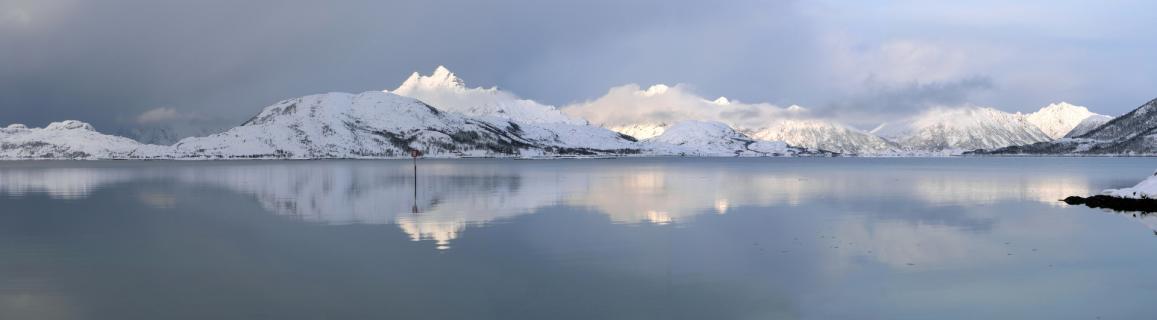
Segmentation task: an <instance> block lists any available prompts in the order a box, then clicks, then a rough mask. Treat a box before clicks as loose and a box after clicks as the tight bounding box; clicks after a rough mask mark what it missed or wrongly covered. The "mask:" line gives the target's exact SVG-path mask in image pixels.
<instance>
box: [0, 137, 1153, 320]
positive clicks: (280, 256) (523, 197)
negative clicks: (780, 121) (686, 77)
mask: <svg viewBox="0 0 1157 320" xmlns="http://www.w3.org/2000/svg"><path fill="white" fill-rule="evenodd" d="M1150 166H1151V164H1149V163H1147V162H1146V161H1145V160H1144V159H616V160H583V161H569V160H559V161H512V160H458V161H446V160H429V161H422V162H420V168H419V175H418V176H417V177H416V179H415V176H414V175H413V168H412V167H411V163H410V162H409V161H284V162H281V161H279V162H246V161H237V162H79V163H77V162H59V163H51V164H42V163H20V162H17V163H2V164H0V195H6V197H5V196H0V201H2V202H3V204H4V205H5V209H6V210H5V211H6V212H4V214H0V240H3V241H0V318H4V319H7V318H37V319H52V318H60V319H76V318H86V317H88V318H94V317H96V316H93V315H106V317H103V318H124V317H112V316H108V315H121V314H126V313H127V314H134V315H142V316H139V317H136V318H140V319H150V318H171V317H165V315H167V314H165V312H167V311H168V310H169V309H173V308H175V309H178V310H181V312H182V314H187V315H188V317H187V318H190V319H200V318H205V319H209V318H221V317H220V315H222V313H228V314H235V317H237V318H299V319H312V318H334V317H342V315H345V316H346V317H343V318H391V317H392V318H439V319H461V318H487V319H509V318H519V316H523V318H570V319H593V318H639V319H645V318H651V319H677V318H683V319H710V318H727V319H731V318H752V319H765V318H811V319H829V318H848V319H858V318H950V317H960V318H1018V317H1022V318H1024V317H1027V318H1049V317H1058V316H1059V317H1074V318H1095V317H1097V316H1106V317H1108V316H1116V317H1119V318H1127V317H1126V316H1128V315H1135V314H1138V313H1142V312H1138V311H1147V312H1152V311H1157V310H1154V307H1153V306H1152V304H1151V303H1150V301H1148V300H1149V299H1147V297H1151V296H1152V293H1153V292H1152V289H1151V288H1153V287H1157V279H1153V278H1152V277H1147V276H1146V275H1148V274H1149V273H1150V272H1151V271H1150V269H1151V267H1150V266H1151V265H1152V264H1154V263H1157V255H1155V254H1153V253H1154V252H1157V241H1153V240H1152V238H1153V237H1152V236H1151V232H1150V231H1148V230H1146V229H1144V228H1142V227H1140V226H1138V225H1136V224H1135V223H1132V222H1127V221H1125V219H1121V218H1120V216H1122V215H1121V214H1113V215H1114V216H1112V217H1110V216H1108V215H1102V214H1090V213H1095V212H1096V211H1093V210H1090V209H1087V208H1084V207H1067V206H1057V204H1058V203H1059V202H1057V201H1056V199H1058V198H1060V197H1061V196H1063V195H1067V194H1089V193H1093V192H1096V190H1100V189H1103V188H1109V187H1119V185H1116V183H1117V181H1131V180H1132V179H1123V177H1133V176H1140V175H1146V174H1148V173H1149V172H1150V171H1151V169H1152V168H1150ZM415 209H417V210H415ZM1123 216H1125V217H1127V218H1128V219H1129V220H1130V221H1133V222H1140V223H1142V224H1145V225H1146V226H1147V227H1149V228H1154V227H1155V226H1157V218H1153V216H1147V215H1138V216H1137V217H1133V216H1132V215H1128V214H1126V215H1123ZM1155 230H1157V229H1155ZM1139 231H1144V232H1139ZM410 240H412V241H418V243H414V242H412V241H410ZM431 247H434V248H437V249H451V248H452V250H441V251H439V250H432V249H431ZM1150 279H1153V280H1150ZM174 283H176V285H172V284H174ZM158 284H162V285H158ZM124 288H130V289H124ZM108 292H118V294H116V295H109V294H107V293H108ZM142 305H147V306H157V307H156V308H154V309H149V308H138V307H126V306H142ZM202 306H209V307H202ZM102 307H103V308H104V309H102ZM962 308H964V309H968V310H979V311H975V312H964V313H960V312H959V311H960V310H962ZM206 310H207V311H206ZM222 310H224V311H222ZM236 310H239V311H241V312H236V313H234V312H233V311H236ZM334 310H340V311H334ZM214 311H216V312H214ZM246 312H248V313H246ZM335 312H337V313H336V314H335ZM957 314H959V316H956V315H957ZM530 315H534V316H537V317H532V316H530ZM1026 315H1027V316H1026ZM149 316H152V317H149ZM568 316H569V317H568ZM129 318H132V317H129Z"/></svg>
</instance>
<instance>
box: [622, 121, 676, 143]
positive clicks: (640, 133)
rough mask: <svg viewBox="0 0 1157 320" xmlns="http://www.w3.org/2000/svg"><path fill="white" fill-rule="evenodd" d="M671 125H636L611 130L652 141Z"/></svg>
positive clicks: (661, 123)
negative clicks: (651, 139)
mask: <svg viewBox="0 0 1157 320" xmlns="http://www.w3.org/2000/svg"><path fill="white" fill-rule="evenodd" d="M669 126H670V125H669V124H667V123H665V122H660V123H636V124H630V125H622V126H615V127H611V128H609V129H610V130H611V131H615V132H618V133H622V134H625V135H628V136H631V137H634V138H635V139H638V140H643V139H650V138H654V137H657V136H659V135H661V134H663V132H664V131H666V130H667V127H669Z"/></svg>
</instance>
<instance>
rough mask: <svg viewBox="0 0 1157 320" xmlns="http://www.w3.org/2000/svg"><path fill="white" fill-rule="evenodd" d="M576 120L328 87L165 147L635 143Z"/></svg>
mask: <svg viewBox="0 0 1157 320" xmlns="http://www.w3.org/2000/svg"><path fill="white" fill-rule="evenodd" d="M578 127H581V126H574V127H571V126H565V125H563V126H562V128H559V129H552V130H551V131H550V132H545V131H546V130H545V129H543V128H542V127H538V126H527V125H523V124H520V123H518V122H514V121H511V120H501V121H498V120H493V119H478V118H472V117H468V116H465V115H461V114H458V113H454V112H445V111H441V110H439V109H437V108H435V107H433V106H430V105H428V104H426V103H424V102H422V101H419V100H417V99H413V98H408V97H402V96H398V95H395V94H392V93H386V92H365V93H361V94H349V93H328V94H319V95H311V96H305V97H302V98H297V99H291V100H285V101H282V102H279V103H277V104H274V105H272V106H269V107H266V108H265V109H264V110H262V111H261V113H259V114H258V115H257V116H254V117H253V118H252V119H250V120H249V121H246V122H245V123H244V124H243V125H241V126H239V127H236V128H233V129H230V130H228V131H226V132H223V133H219V134H214V135H210V136H207V137H195V138H187V139H183V140H181V141H180V142H178V143H177V144H175V145H174V146H173V148H174V152H175V156H177V157H183V158H184V157H194V158H197V157H209V158H309V159H313V158H366V157H370V158H373V157H403V156H406V155H408V154H409V153H408V150H410V149H417V150H420V151H422V152H423V153H424V154H426V155H427V156H431V157H462V156H513V155H572V154H581V155H592V154H631V153H637V152H638V145H637V143H636V142H634V141H631V140H629V139H626V138H623V137H620V136H619V135H618V134H616V133H613V132H610V131H607V130H598V128H591V129H592V130H585V129H582V128H578ZM559 131H561V133H560V132H559ZM592 132H593V133H601V135H594V134H591V133H592ZM556 134H557V135H565V136H566V137H567V138H568V139H561V138H560V137H559V136H557V135H556ZM583 134H589V135H583ZM563 140H567V141H563ZM578 140H581V141H582V142H585V143H584V144H577V143H576V141H578ZM603 148H606V149H603Z"/></svg>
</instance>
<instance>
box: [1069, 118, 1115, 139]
mask: <svg viewBox="0 0 1157 320" xmlns="http://www.w3.org/2000/svg"><path fill="white" fill-rule="evenodd" d="M1109 120H1113V117H1110V116H1105V115H1099V114H1098V115H1093V116H1089V117H1088V118H1085V120H1081V123H1078V124H1077V126H1076V127H1073V129H1072V130H1069V133H1067V134H1065V136H1064V138H1072V137H1077V136H1081V135H1084V134H1086V133H1089V131H1093V129H1096V128H1097V127H1100V126H1101V125H1103V124H1105V123H1108V122H1109Z"/></svg>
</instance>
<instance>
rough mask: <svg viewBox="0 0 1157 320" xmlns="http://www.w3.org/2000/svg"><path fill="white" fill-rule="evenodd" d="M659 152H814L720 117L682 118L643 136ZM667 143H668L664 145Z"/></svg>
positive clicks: (702, 154) (743, 154)
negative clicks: (759, 136) (763, 137)
mask: <svg viewBox="0 0 1157 320" xmlns="http://www.w3.org/2000/svg"><path fill="white" fill-rule="evenodd" d="M644 142H647V143H649V144H650V146H651V148H653V149H657V150H656V151H657V153H660V154H678V155H690V156H792V155H802V154H814V152H810V151H808V150H806V149H801V148H795V147H791V146H788V145H787V143H784V142H782V141H765V140H755V139H752V138H751V137H748V136H747V135H744V134H742V133H739V132H738V131H735V129H732V128H731V127H730V126H728V125H727V124H724V123H722V122H717V121H696V120H687V121H680V122H678V123H675V124H674V125H671V126H669V127H667V128H666V130H664V131H663V134H660V135H658V136H655V137H652V138H650V139H647V140H644ZM664 145H667V146H669V148H665V146H664Z"/></svg>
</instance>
